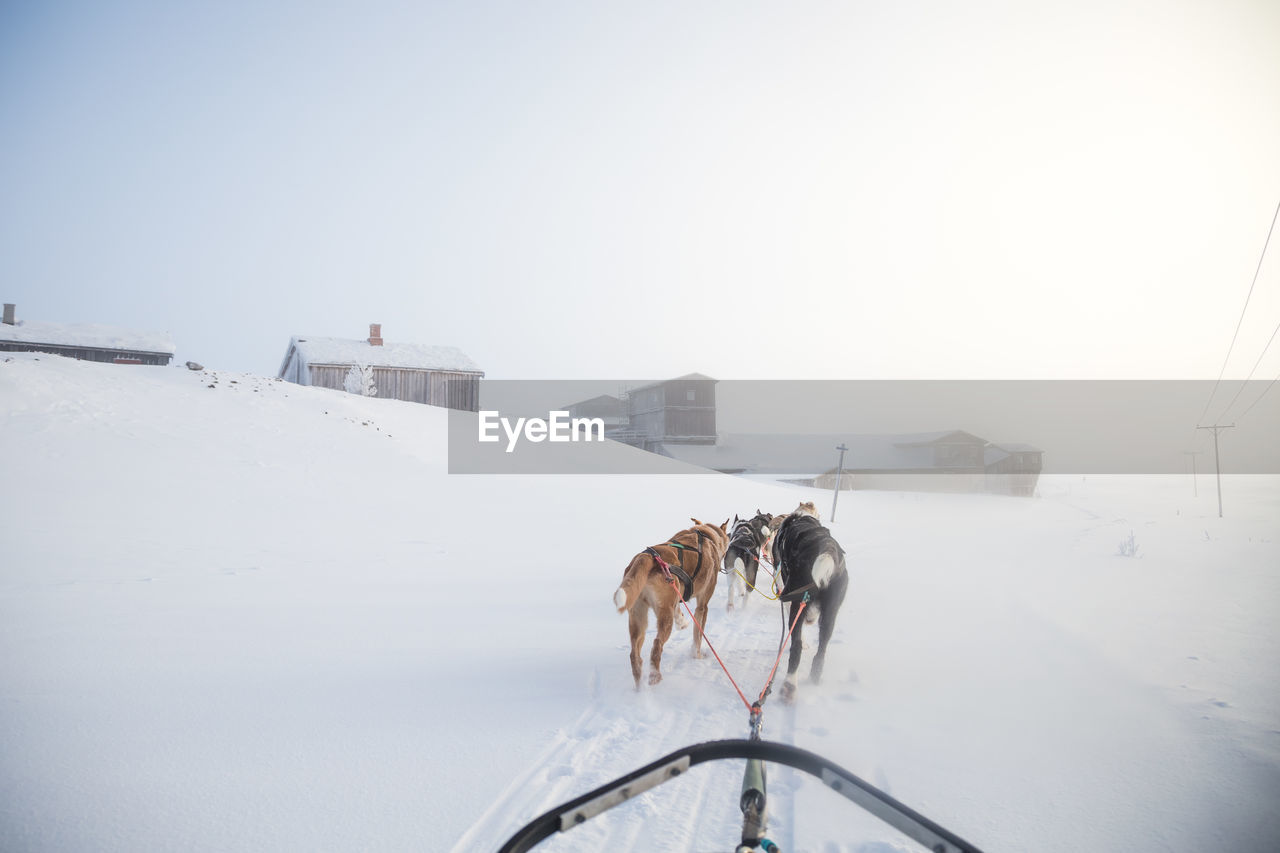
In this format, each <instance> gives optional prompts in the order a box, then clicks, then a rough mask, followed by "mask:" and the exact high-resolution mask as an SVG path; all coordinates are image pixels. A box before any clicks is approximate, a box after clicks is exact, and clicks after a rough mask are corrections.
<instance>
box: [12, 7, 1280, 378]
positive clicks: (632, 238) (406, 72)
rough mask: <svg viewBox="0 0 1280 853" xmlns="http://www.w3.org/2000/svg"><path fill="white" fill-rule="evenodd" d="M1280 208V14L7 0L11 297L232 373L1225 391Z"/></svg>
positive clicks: (1270, 272) (1278, 362) (1251, 356)
mask: <svg viewBox="0 0 1280 853" xmlns="http://www.w3.org/2000/svg"><path fill="white" fill-rule="evenodd" d="M1278 202H1280V3H1276V2H1274V0H1234V2H1233V0H1206V2H1195V3H1191V2H1179V0H1161V2H1136V1H1135V0H1085V1H1084V2H1071V3H1062V2H1055V3H1052V4H1048V3H1033V2H1020V1H1019V0H1008V2H990V0H977V2H969V3H954V2H878V3H854V2H841V3H781V2H776V3H767V4H765V3H754V2H743V0H737V1H736V2H725V3H711V2H696V0H693V2H690V0H682V2H673V3H667V2H646V3H633V4H619V3H590V2H572V3H555V2H512V3H485V2H468V3H427V2H402V3H388V2H379V0H372V1H371V0H360V2H354V0H353V2H333V3H324V2H298V3H268V2H259V0H254V2H240V0H224V2H217V3H213V2H210V3H196V2H191V3H187V2H180V3H175V2H172V0H155V2H112V0H99V2H85V3H70V2H57V0H33V2H22V0H10V2H2V3H0V265H2V271H3V274H2V276H0V279H2V281H3V284H2V285H0V291H2V293H0V298H2V299H3V301H5V302H14V303H16V304H17V306H18V316H19V318H20V319H29V320H41V321H47V322H100V323H109V324H114V325H120V326H126V327H132V328H138V329H143V330H159V331H168V332H169V333H171V334H172V336H173V338H174V341H175V343H176V344H177V347H178V360H179V361H183V360H186V359H195V360H197V361H200V362H202V363H204V364H206V365H208V366H215V367H220V368H225V369H230V370H242V371H250V372H255V373H263V374H268V375H274V374H275V372H276V370H277V369H278V367H279V364H280V361H281V359H282V358H283V356H284V353H285V349H286V346H287V343H288V340H289V338H290V336H292V335H331V336H337V337H349V338H363V337H365V336H366V335H367V334H368V324H369V323H371V322H380V323H381V324H382V329H383V336H384V337H385V338H386V339H387V340H390V341H399V342H418V343H432V344H451V345H455V346H458V347H460V348H462V349H463V350H464V351H465V352H466V353H468V354H469V355H470V356H471V357H472V358H473V359H474V360H475V361H476V362H478V363H479V364H480V366H481V367H482V368H484V369H485V370H486V371H487V372H488V375H489V376H490V377H494V378H579V377H582V378H590V377H596V378H603V377H620V378H627V379H631V378H647V377H652V378H662V377H666V376H672V375H677V374H683V373H687V372H690V371H700V372H702V373H705V374H708V375H711V376H715V377H718V378H725V379H730V378H741V379H781V378H1197V379H1214V378H1216V377H1217V375H1218V371H1219V370H1220V369H1221V368H1222V366H1223V360H1224V357H1225V356H1226V354H1227V348H1228V345H1229V344H1230V343H1231V339H1232V334H1233V332H1234V330H1235V327H1236V322H1237V320H1238V319H1239V318H1240V315H1241V309H1242V307H1243V305H1244V300H1245V296H1246V293H1247V292H1248V290H1249V286H1250V282H1251V281H1252V279H1253V276H1254V272H1255V269H1256V268H1257V265H1258V261H1259V257H1260V254H1261V252H1262V247H1263V243H1264V241H1265V239H1266V237H1267V232H1268V228H1269V226H1270V224H1271V220H1272V215H1273V213H1274V211H1275V209H1276V205H1277V203H1278ZM1277 323H1280V236H1277V238H1276V239H1275V240H1274V241H1273V245H1272V246H1271V250H1270V253H1269V254H1268V256H1267V258H1266V261H1265V263H1264V264H1263V267H1262V271H1261V274H1260V276H1259V277H1258V282H1257V287H1256V289H1255V291H1254V294H1253V297H1252V301H1251V303H1250V305H1249V310H1248V312H1247V313H1246V314H1245V321H1244V324H1243V326H1242V328H1241V331H1240V337H1239V340H1238V342H1237V343H1236V348H1235V353H1234V354H1233V356H1232V360H1231V363H1230V365H1229V366H1228V375H1229V376H1237V377H1243V376H1244V375H1246V374H1247V373H1249V371H1250V369H1251V368H1252V366H1253V364H1254V362H1255V360H1256V359H1257V358H1258V355H1259V353H1260V352H1262V348H1263V346H1264V345H1265V343H1266V341H1267V338H1268V336H1269V335H1270V334H1271V333H1272V330H1273V329H1275V328H1276V325H1277ZM1277 374H1280V342H1277V344H1276V345H1274V346H1273V351H1271V352H1269V353H1268V355H1267V357H1266V358H1265V359H1264V361H1263V364H1262V365H1261V366H1259V368H1258V373H1257V374H1255V378H1262V379H1271V378H1273V377H1275V376H1276V375H1277Z"/></svg>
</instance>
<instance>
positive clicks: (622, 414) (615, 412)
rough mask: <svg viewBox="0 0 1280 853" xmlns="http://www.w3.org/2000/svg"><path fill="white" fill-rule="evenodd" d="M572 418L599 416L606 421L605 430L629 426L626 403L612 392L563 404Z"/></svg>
mask: <svg viewBox="0 0 1280 853" xmlns="http://www.w3.org/2000/svg"><path fill="white" fill-rule="evenodd" d="M561 408H563V409H564V410H565V411H567V412H568V413H569V417H570V418H599V419H600V420H601V421H603V422H604V428H605V432H606V433H608V432H612V431H615V430H619V429H624V428H625V427H626V426H627V408H626V403H624V402H623V401H622V400H620V399H618V398H617V397H614V396H612V395H610V394H601V395H600V396H599V397H592V398H591V399H590V400H583V401H582V402H580V403H570V404H568V405H567V406H562V407H561Z"/></svg>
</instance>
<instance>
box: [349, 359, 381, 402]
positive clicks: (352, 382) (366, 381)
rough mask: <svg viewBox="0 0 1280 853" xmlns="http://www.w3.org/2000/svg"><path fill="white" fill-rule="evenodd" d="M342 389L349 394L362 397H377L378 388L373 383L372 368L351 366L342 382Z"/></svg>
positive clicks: (359, 365)
mask: <svg viewBox="0 0 1280 853" xmlns="http://www.w3.org/2000/svg"><path fill="white" fill-rule="evenodd" d="M342 387H343V388H344V389H346V391H348V392H349V393H351V394H360V395H361V396H364V397H376V396H378V386H377V385H375V384H374V381H373V368H372V367H370V366H369V365H367V364H353V365H351V369H350V370H348V371H347V376H346V378H345V379H343V380H342Z"/></svg>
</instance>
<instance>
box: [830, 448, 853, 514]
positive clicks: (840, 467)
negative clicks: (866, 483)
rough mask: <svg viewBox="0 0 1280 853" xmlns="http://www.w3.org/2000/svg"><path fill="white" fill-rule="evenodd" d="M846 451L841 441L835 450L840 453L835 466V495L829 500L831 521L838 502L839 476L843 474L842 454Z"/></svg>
mask: <svg viewBox="0 0 1280 853" xmlns="http://www.w3.org/2000/svg"><path fill="white" fill-rule="evenodd" d="M848 449H849V448H847V447H845V446H844V442H843V441H842V442H840V445H839V446H838V447H837V448H836V450H839V451H840V462H839V463H838V464H837V465H836V489H835V492H836V493H835V496H834V497H832V498H831V520H832V521H835V520H836V501H838V500H840V476H841V475H842V474H843V473H844V452H845V451H846V450H848Z"/></svg>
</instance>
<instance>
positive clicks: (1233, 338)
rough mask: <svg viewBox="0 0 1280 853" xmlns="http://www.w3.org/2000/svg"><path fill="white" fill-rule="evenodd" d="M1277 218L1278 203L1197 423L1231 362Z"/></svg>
mask: <svg viewBox="0 0 1280 853" xmlns="http://www.w3.org/2000/svg"><path fill="white" fill-rule="evenodd" d="M1277 216H1280V202H1278V203H1277V204H1276V212H1275V213H1273V214H1271V227H1270V228H1268V229H1267V239H1266V241H1265V242H1264V243H1263V244H1262V254H1261V255H1259V256H1258V268H1257V269H1255V270H1254V271H1253V281H1252V282H1251V283H1250V284H1249V293H1248V294H1247V295H1246V296H1245V298H1244V307H1243V308H1241V309H1240V319H1239V320H1237V321H1236V331H1235V334H1233V335H1232V336H1231V346H1229V347H1227V357H1226V358H1224V359H1223V360H1222V369H1221V370H1219V371H1218V381H1217V382H1214V383H1213V390H1212V391H1210V392H1209V401H1208V402H1207V403H1205V404H1204V411H1203V412H1201V413H1200V417H1199V418H1198V419H1197V420H1198V421H1202V420H1204V416H1205V415H1207V414H1208V413H1209V407H1210V406H1212V405H1213V396H1214V395H1215V394H1217V393H1218V385H1220V384H1221V383H1222V375H1223V374H1224V373H1226V372H1227V363H1228V362H1229V361H1231V351H1232V350H1233V349H1235V347H1236V338H1237V337H1238V336H1239V335H1240V326H1241V325H1242V324H1243V323H1244V315H1245V312H1246V311H1248V310H1249V299H1250V297H1252V296H1253V288H1254V285H1256V284H1257V283H1258V273H1260V272H1262V259H1263V258H1265V257H1266V256H1267V246H1269V245H1271V232H1272V231H1275V229H1276V217H1277Z"/></svg>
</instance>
